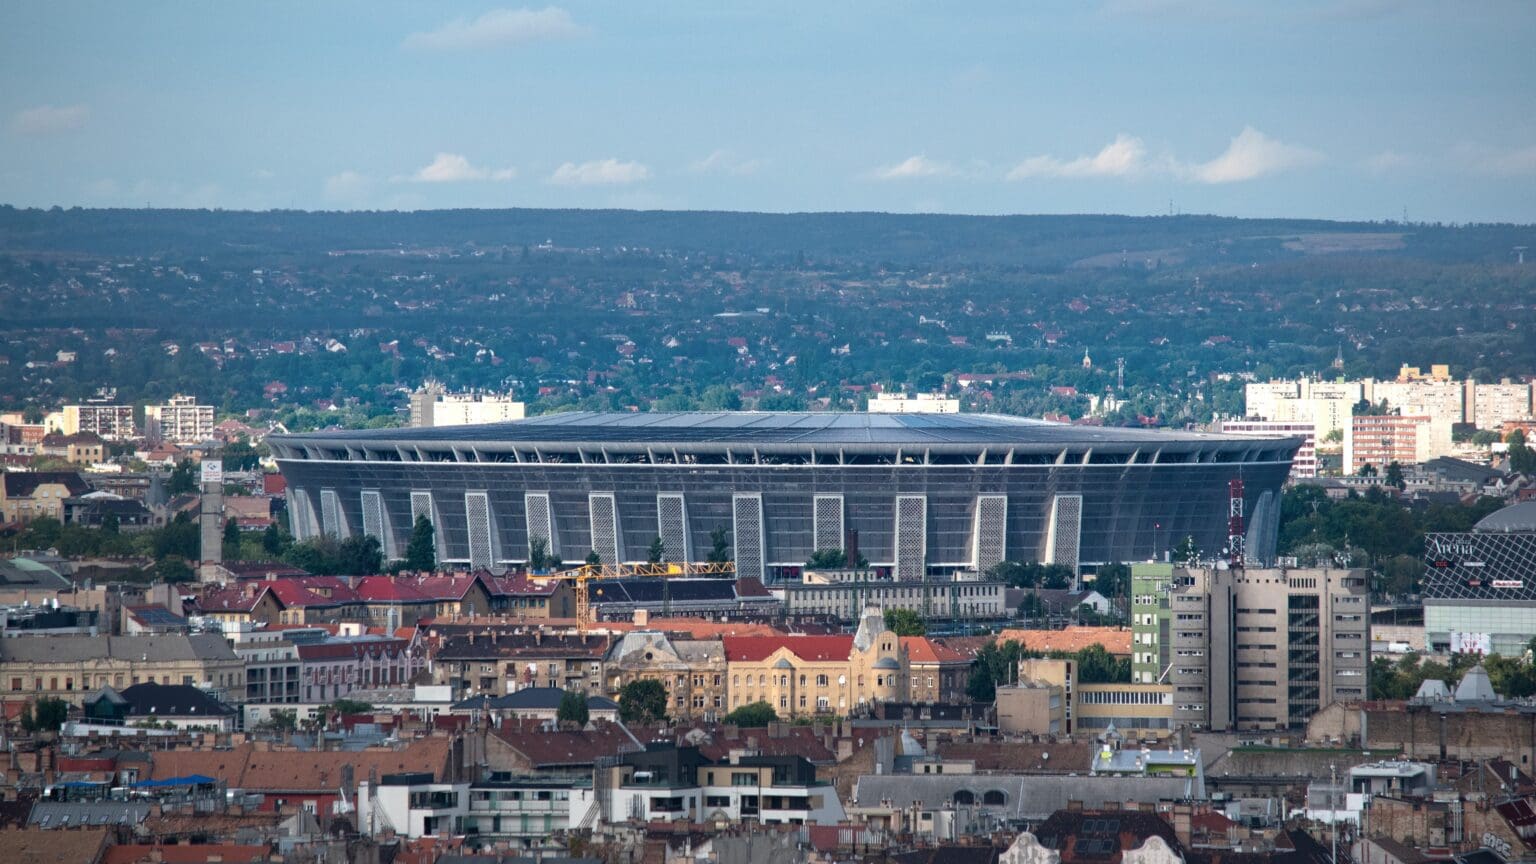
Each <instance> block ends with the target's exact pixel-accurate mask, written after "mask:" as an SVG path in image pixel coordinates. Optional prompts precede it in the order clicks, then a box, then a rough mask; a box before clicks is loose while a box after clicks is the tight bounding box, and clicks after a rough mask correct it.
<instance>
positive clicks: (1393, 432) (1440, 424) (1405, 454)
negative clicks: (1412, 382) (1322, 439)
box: [1344, 414, 1451, 474]
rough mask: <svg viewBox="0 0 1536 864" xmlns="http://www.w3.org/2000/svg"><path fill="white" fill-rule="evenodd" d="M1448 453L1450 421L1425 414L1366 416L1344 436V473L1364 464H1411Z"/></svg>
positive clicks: (1354, 471)
mask: <svg viewBox="0 0 1536 864" xmlns="http://www.w3.org/2000/svg"><path fill="white" fill-rule="evenodd" d="M1450 452H1451V421H1450V420H1444V419H1440V418H1437V417H1434V416H1431V415H1427V414H1417V415H1411V414H1404V415H1398V414H1369V415H1362V416H1359V417H1356V418H1354V420H1353V422H1352V423H1351V426H1350V431H1349V432H1348V433H1347V434H1346V435H1345V436H1344V473H1346V474H1358V473H1359V472H1360V469H1361V468H1363V467H1364V466H1366V465H1374V466H1375V467H1376V468H1377V470H1381V469H1383V468H1385V467H1386V466H1388V465H1390V464H1392V463H1393V462H1398V463H1400V464H1403V465H1411V464H1416V463H1420V462H1428V461H1429V460H1431V459H1435V458H1438V457H1440V456H1445V455H1448V454H1449V453H1450Z"/></svg>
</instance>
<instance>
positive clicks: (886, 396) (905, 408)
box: [866, 393, 960, 414]
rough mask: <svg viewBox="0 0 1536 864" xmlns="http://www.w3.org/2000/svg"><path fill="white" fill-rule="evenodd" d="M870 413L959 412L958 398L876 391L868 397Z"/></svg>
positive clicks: (941, 395)
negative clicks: (876, 392)
mask: <svg viewBox="0 0 1536 864" xmlns="http://www.w3.org/2000/svg"><path fill="white" fill-rule="evenodd" d="M866 410H868V411H869V413H871V414H959V413H960V400H959V399H949V398H947V397H945V396H944V395H943V394H939V393H916V394H913V395H910V396H909V395H907V394H905V393H878V394H876V395H874V396H871V397H870V398H869V405H868V408H867V409H866Z"/></svg>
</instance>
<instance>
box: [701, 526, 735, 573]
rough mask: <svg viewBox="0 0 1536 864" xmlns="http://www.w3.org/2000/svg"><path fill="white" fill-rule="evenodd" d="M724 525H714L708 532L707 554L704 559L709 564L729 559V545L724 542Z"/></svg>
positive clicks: (720, 562)
mask: <svg viewBox="0 0 1536 864" xmlns="http://www.w3.org/2000/svg"><path fill="white" fill-rule="evenodd" d="M725 537H726V532H725V526H724V525H716V526H715V527H714V530H712V531H710V532H709V555H708V557H706V558H705V559H704V560H706V561H708V562H709V563H711V564H724V563H726V562H728V561H730V560H731V545H730V544H729V543H727V542H726V539H725Z"/></svg>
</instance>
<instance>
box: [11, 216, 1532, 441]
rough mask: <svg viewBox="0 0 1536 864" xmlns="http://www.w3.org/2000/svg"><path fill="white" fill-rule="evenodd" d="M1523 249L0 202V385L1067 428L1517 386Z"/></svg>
mask: <svg viewBox="0 0 1536 864" xmlns="http://www.w3.org/2000/svg"><path fill="white" fill-rule="evenodd" d="M1533 240H1536V229H1533V228H1531V227H1530V226H1519V225H1476V226H1442V225H1418V224H1409V225H1403V224H1390V223H1343V222H1329V221H1321V220H1247V219H1227V218H1220V217H1212V216H1176V217H1152V218H1146V217H1125V216H1095V215H1085V216H1009V217H989V216H940V215H932V216H921V215H919V216H912V215H888V214H877V213H810V214H758V213H717V212H666V211H620V210H590V211H589V210H447V211H426V212H409V213H396V212H356V213H308V212H296V211H272V212H259V213H258V212H225V211H196V210H170V211H168V210H149V211H139V210H79V209H71V210H48V211H43V210H23V209H15V208H0V290H3V291H4V294H5V296H6V298H7V308H6V322H5V323H6V326H7V327H8V328H10V329H8V330H7V331H5V332H4V334H3V335H4V337H5V339H6V341H7V343H8V347H7V348H6V353H7V354H8V355H9V357H8V359H9V360H10V363H9V364H8V365H4V366H0V385H3V386H0V392H3V393H4V394H5V398H8V399H10V400H11V402H12V404H20V405H25V404H32V403H35V402H47V401H49V400H58V399H78V398H83V397H84V396H87V395H89V393H90V392H92V391H93V390H94V389H95V388H97V387H101V386H114V387H117V388H119V389H120V391H121V392H122V394H123V395H124V396H125V397H126V398H151V397H161V396H166V395H170V394H171V393H173V392H179V391H188V392H198V393H206V394H207V396H206V397H205V398H210V399H213V400H214V401H217V402H219V403H220V404H222V405H223V406H225V407H227V408H228V409H230V410H243V409H246V408H252V407H261V406H273V405H289V404H297V405H306V404H310V403H315V404H325V405H330V404H335V405H350V406H352V407H354V408H356V410H357V411H358V412H360V413H359V415H357V416H356V417H354V419H366V418H368V417H378V418H383V417H387V416H392V415H393V412H394V411H395V410H396V409H397V408H398V407H399V406H400V404H402V397H401V395H400V393H401V392H402V390H404V389H409V388H411V387H414V386H415V385H416V384H418V383H419V382H420V381H421V380H422V379H424V378H428V377H436V378H440V379H442V380H444V381H445V382H447V383H448V384H449V385H450V386H464V387H467V386H475V387H493V388H498V389H511V390H513V391H515V392H517V393H519V394H520V395H523V396H525V397H526V398H528V399H529V401H530V402H532V403H533V404H532V405H531V406H530V407H531V408H532V410H536V411H537V410H558V409H562V408H571V407H585V408H594V409H624V408H629V407H634V408H638V409H641V410H644V409H652V408H662V407H672V408H687V407H695V406H700V405H712V406H720V405H735V404H745V405H749V406H752V405H756V406H759V407H779V408H798V407H807V406H809V407H815V406H816V405H818V404H820V405H826V406H827V407H832V408H838V407H842V408H851V407H857V405H858V400H859V398H861V397H860V395H859V394H860V393H861V392H863V388H867V387H868V386H869V385H874V384H880V385H882V386H885V387H896V388H907V389H917V390H931V389H936V388H939V387H943V386H946V384H948V385H950V386H952V385H953V383H954V381H955V376H957V375H961V374H966V373H972V374H975V373H1001V372H1008V373H1013V377H1011V378H1009V379H1007V380H1006V381H1005V382H1004V383H998V384H997V385H996V386H994V387H992V388H990V389H989V391H988V396H987V399H988V401H987V402H986V404H984V405H982V404H977V405H975V406H973V407H977V408H982V407H985V408H990V409H992V410H1002V411H1012V412H1017V413H1022V414H1035V415H1038V414H1040V413H1044V412H1049V411H1062V412H1065V413H1068V414H1074V415H1075V414H1077V413H1080V412H1081V411H1083V410H1085V409H1086V405H1087V399H1088V397H1089V396H1090V395H1092V394H1101V393H1103V392H1105V391H1106V390H1107V389H1108V388H1110V387H1111V386H1113V385H1114V384H1116V383H1118V378H1117V375H1116V374H1115V370H1114V364H1115V361H1116V359H1117V358H1124V360H1125V365H1126V371H1125V395H1126V396H1127V398H1128V402H1127V405H1126V407H1125V409H1124V410H1123V411H1122V412H1120V413H1119V414H1118V415H1117V417H1112V418H1111V420H1112V421H1113V420H1118V421H1122V422H1134V421H1135V420H1136V418H1137V417H1138V416H1156V417H1159V418H1160V419H1161V420H1162V421H1163V422H1173V423H1179V422H1189V421H1193V420H1200V419H1204V418H1207V417H1209V416H1210V415H1211V414H1212V413H1213V412H1215V413H1231V412H1235V411H1239V410H1241V405H1240V386H1241V385H1240V379H1241V378H1242V377H1244V376H1257V377H1264V376H1269V375H1283V374H1295V373H1298V372H1309V371H1320V370H1326V369H1327V368H1328V367H1329V366H1330V364H1331V363H1332V362H1333V361H1334V359H1335V358H1336V356H1338V355H1339V354H1340V353H1341V352H1342V355H1343V357H1344V361H1345V364H1346V371H1347V372H1348V373H1349V374H1352V375H1378V376H1379V375H1386V374H1391V373H1393V372H1395V371H1396V369H1397V367H1398V366H1399V365H1400V364H1402V363H1410V364H1427V363H1430V362H1448V363H1450V364H1452V365H1453V367H1455V368H1456V371H1457V373H1458V374H1465V375H1470V376H1473V377H1476V378H1478V379H1480V380H1496V379H1497V378H1499V377H1501V376H1518V375H1522V374H1529V373H1530V371H1531V370H1532V369H1533V368H1536V342H1533V340H1531V339H1529V338H1528V333H1529V332H1530V329H1531V327H1532V326H1533V324H1536V321H1533V312H1532V298H1533V297H1536V262H1533V263H1530V264H1526V265H1523V266H1522V265H1520V264H1518V263H1517V256H1518V253H1517V251H1516V249H1515V247H1518V246H1522V245H1536V243H1532V241H1533ZM61 298H67V299H68V302H60V301H61ZM59 351H65V352H75V353H76V354H77V355H78V356H77V359H76V360H74V361H72V362H70V363H68V364H59V363H57V361H55V360H54V358H55V356H56V355H57V352H59ZM1085 352H1086V353H1087V354H1089V355H1090V359H1091V361H1093V362H1092V363H1091V364H1090V365H1091V368H1084V366H1083V363H1082V360H1083V355H1084V354H1085ZM29 364H31V365H30V366H29ZM1052 388H1069V389H1052ZM706 390H709V391H711V394H712V395H710V396H709V397H708V398H706V397H705V391H706ZM274 394H277V395H274ZM215 396H216V398H215ZM290 419H295V421H296V422H297V423H298V425H300V426H303V425H306V421H305V420H303V419H302V418H290ZM320 419H323V418H319V419H316V420H315V421H314V422H319V420H320Z"/></svg>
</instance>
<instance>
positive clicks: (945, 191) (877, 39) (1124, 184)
mask: <svg viewBox="0 0 1536 864" xmlns="http://www.w3.org/2000/svg"><path fill="white" fill-rule="evenodd" d="M0 203H10V204H16V205H31V206H37V205H53V204H60V205H64V206H71V205H83V206H143V205H145V204H149V205H153V206H167V207H169V206H178V207H179V206H195V207H224V208H240V209H266V208H272V207H296V208H304V209H356V208H368V209H373V208H384V209H420V208H438V207H509V206H531V207H630V208H646V209H651V208H665V209H730V210H772V211H798V210H891V211H906V212H914V211H934V212H951V213H1081V212H1116V213H1130V214H1148V213H1166V212H1168V210H1169V208H1170V205H1171V206H1172V207H1173V208H1175V209H1176V210H1178V211H1179V212H1185V213H1190V212H1203V213H1219V214H1224V215H1240V216H1317V217H1327V218H1348V219H1356V218H1358V219H1397V218H1401V217H1402V216H1403V214H1404V210H1405V208H1406V212H1407V215H1408V218H1409V219H1410V220H1415V221H1418V220H1443V221H1456V222H1462V221H1521V222H1536V3H1532V2H1528V0H1481V2H1480V0H1466V2H1446V0H1337V2H1323V0H1287V2H1270V0H1265V2H1241V0H1226V2H1218V0H1103V2H1097V0H1080V2H1059V3H1058V2H1033V0H1032V2H1025V3H1020V2H1017V0H1014V2H1004V3H997V4H989V3H980V2H977V3H966V4H960V3H953V4H950V3H945V4H940V3H932V2H929V3H911V4H903V3H862V2H835V3H827V2H819V3H804V4H800V3H763V4H755V3H735V2H727V3H720V2H697V3H695V2H686V0H676V2H666V3H637V2H621V0H612V2H606V3H579V2H573V3H561V4H560V5H555V6H546V5H542V4H538V5H532V6H515V5H502V6H496V5H488V4H483V3H479V4H458V3H420V2H392V0H368V2H341V0H337V2H291V3H262V4H237V3H232V2H231V3H224V2H219V3H191V2H178V3H156V2H135V3H122V2H95V3H77V2H61V0H50V2H46V3H27V2H11V3H6V4H3V5H0Z"/></svg>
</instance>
